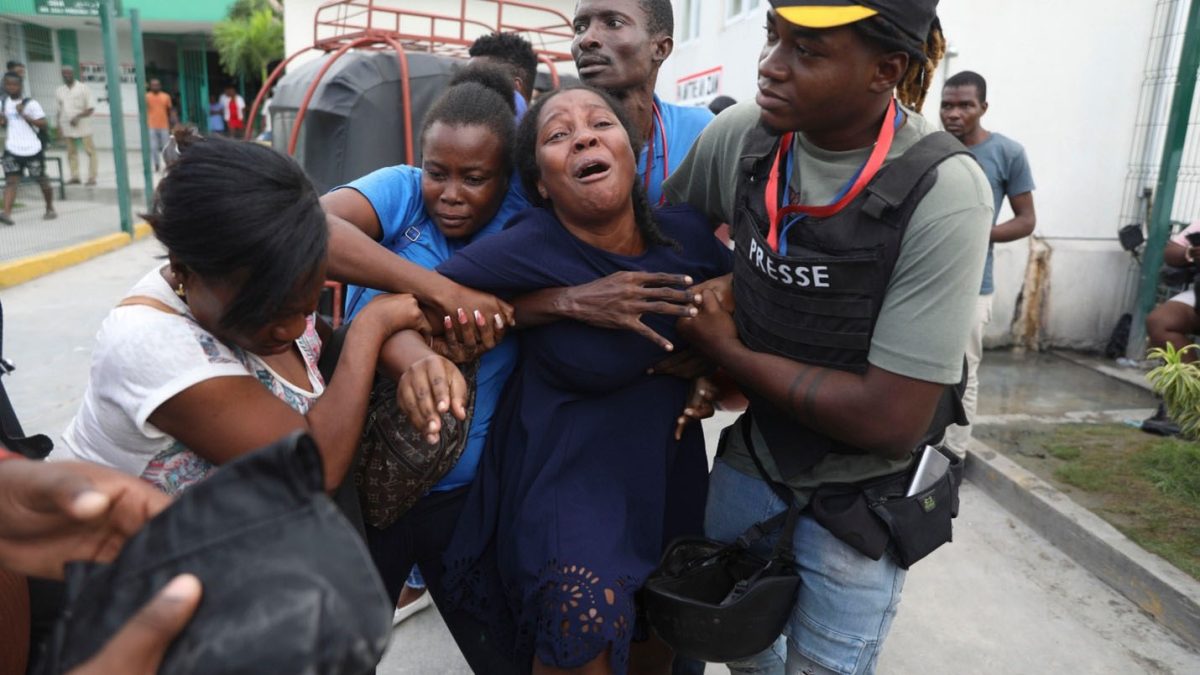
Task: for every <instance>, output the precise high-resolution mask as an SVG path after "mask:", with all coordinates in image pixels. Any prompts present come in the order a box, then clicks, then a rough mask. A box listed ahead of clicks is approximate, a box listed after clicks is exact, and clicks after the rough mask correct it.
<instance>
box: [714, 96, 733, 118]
mask: <svg viewBox="0 0 1200 675" xmlns="http://www.w3.org/2000/svg"><path fill="white" fill-rule="evenodd" d="M735 103H737V101H736V100H734V98H733V97H732V96H724V95H722V96H718V97H716V98H714V99H713V100H712V101H709V103H708V111H709V112H711V113H712V114H713V115H720V114H721V111H722V110H724V109H726V108H728V107H729V106H731V105H733V104H735Z"/></svg>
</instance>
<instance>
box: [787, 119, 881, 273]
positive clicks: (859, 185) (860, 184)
mask: <svg viewBox="0 0 1200 675" xmlns="http://www.w3.org/2000/svg"><path fill="white" fill-rule="evenodd" d="M898 106H899V104H898V103H896V102H895V101H892V104H891V105H889V106H888V109H887V114H886V115H884V118H883V126H882V127H880V129H879V137H878V138H877V139H875V149H874V150H872V151H871V156H870V157H868V158H867V163H866V164H864V165H863V168H862V171H861V172H859V174H858V180H856V181H854V185H852V186H851V187H850V189H849V190H848V191H846V194H844V195H843V196H842V198H841V199H839V200H837V201H835V202H834V203H832V204H828V205H826V206H809V205H806V204H794V205H790V206H785V207H784V208H783V209H780V208H779V203H778V201H777V199H778V195H779V180H780V176H782V175H783V173H784V171H785V169H786V168H787V167H786V166H785V164H784V162H787V161H790V160H791V158H790V157H788V153H789V152H790V151H791V148H792V137H793V134H792V132H790V131H789V132H788V133H786V134H784V135H783V138H782V139H780V141H779V150H778V152H777V153H776V154H775V170H774V171H772V172H771V174H770V178H768V179H767V193H766V195H765V201H766V204H767V219H768V220H769V221H770V223H771V229H770V230H769V231H768V233H767V245H768V246H770V247H771V250H772V251H778V250H779V223H780V222H781V220H782V219H784V218H787V217H788V216H790V215H793V214H804V215H806V216H814V217H817V218H828V217H829V216H832V215H833V214H835V213H837V212H838V211H841V210H842V209H843V208H845V207H846V205H847V204H849V203H850V202H852V201H854V198H855V197H857V196H858V194H859V193H860V192H862V190H863V188H865V187H866V186H867V184H868V183H870V182H871V179H872V178H874V177H875V174H876V173H878V171H879V168H880V167H882V166H883V161H884V160H885V159H887V154H888V151H889V150H891V149H892V140H893V139H895V137H896V127H895V123H896V111H897V108H898Z"/></svg>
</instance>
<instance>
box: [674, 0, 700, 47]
mask: <svg viewBox="0 0 1200 675" xmlns="http://www.w3.org/2000/svg"><path fill="white" fill-rule="evenodd" d="M703 2H704V0H683V11H682V12H681V14H682V15H683V32H682V33H680V35H679V41H680V42H681V43H682V42H687V41H689V40H694V39H696V38H698V37H700V12H701V11H703V10H702V9H701V7H700V6H701V5H702V4H703Z"/></svg>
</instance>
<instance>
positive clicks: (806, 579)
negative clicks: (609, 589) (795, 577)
mask: <svg viewBox="0 0 1200 675" xmlns="http://www.w3.org/2000/svg"><path fill="white" fill-rule="evenodd" d="M785 508H786V506H785V505H784V503H783V502H782V501H781V500H780V499H779V498H778V497H777V496H775V493H774V492H772V491H771V488H770V486H768V485H767V484H766V483H765V482H764V481H762V480H760V479H758V478H754V477H752V476H747V475H746V474H744V473H742V472H740V471H738V470H736V469H733V468H730V467H729V466H728V465H726V464H725V462H724V461H722V460H721V459H719V458H718V459H717V462H716V464H715V466H713V470H712V475H711V476H710V478H709V488H708V506H707V508H706V509H705V517H704V530H705V534H707V535H708V536H709V537H712V538H714V539H719V540H722V541H733V540H734V539H736V538H737V536H738V535H740V534H741V533H742V532H744V531H745V530H746V529H747V528H749V527H750V526H751V525H753V524H754V523H757V522H760V521H763V520H766V519H767V518H770V517H771V516H773V515H775V514H777V513H779V512H780V511H783V510H784V509H785ZM774 544H775V536H774V535H772V536H770V537H768V538H766V539H764V540H763V541H760V542H758V544H756V545H755V547H754V550H755V551H756V552H757V553H759V554H761V555H764V556H765V555H769V553H770V551H771V547H772V546H774ZM793 549H794V553H795V556H796V562H797V563H798V565H799V568H800V577H801V580H800V591H799V593H798V594H797V596H796V605H795V607H793V609H792V616H791V618H790V619H789V620H788V623H787V627H786V628H784V634H783V636H781V637H780V639H779V641H778V642H776V644H775V646H774V647H773V648H771V649H767V650H765V651H763V652H761V653H759V654H757V655H755V656H753V657H751V658H749V659H746V660H745V661H738V662H734V663H730V664H728V665H729V670H730V671H732V672H733V673H739V674H745V675H749V674H750V673H754V674H756V675H757V674H770V675H782V674H783V673H787V675H796V674H803V675H830V674H836V675H869V674H870V673H873V672H874V671H875V663H876V661H877V660H878V658H879V651H880V649H881V647H882V646H883V640H884V638H886V637H887V633H888V629H889V628H890V627H891V624H892V619H893V618H894V617H895V616H896V607H897V605H899V603H900V590H901V588H902V587H903V586H904V576H905V572H904V570H903V569H901V568H900V567H898V566H897V565H896V564H895V563H894V562H893V561H892V560H891V558H889V557H888V556H886V555H885V556H883V558H881V559H880V560H871V559H870V558H868V557H866V556H864V555H863V554H861V553H859V552H858V551H856V550H854V549H853V548H851V547H850V546H848V545H846V544H845V543H843V542H842V541H841V540H839V539H837V538H836V537H834V536H833V535H832V534H830V533H829V531H828V530H826V529H825V528H824V527H821V525H819V524H818V523H817V521H815V520H813V519H812V517H811V516H809V515H808V514H804V515H802V516H801V517H800V520H799V522H797V524H796V534H795V543H794V545H793Z"/></svg>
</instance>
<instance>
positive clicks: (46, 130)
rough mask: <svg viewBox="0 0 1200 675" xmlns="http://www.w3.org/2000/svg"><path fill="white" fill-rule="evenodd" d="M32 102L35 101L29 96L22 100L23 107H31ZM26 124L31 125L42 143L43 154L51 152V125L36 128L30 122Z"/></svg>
mask: <svg viewBox="0 0 1200 675" xmlns="http://www.w3.org/2000/svg"><path fill="white" fill-rule="evenodd" d="M32 100H33V99H32V98H30V97H28V96H26V97H25V98H23V99H21V107H22V108H24V107H25V106H27V105H29V102H30V101H32ZM26 124H29V126H30V128H32V129H33V132H34V133H36V134H37V137H38V140H39V141H41V142H42V152H45V151H46V150H49V149H50V124H49V123H47V124H46V125H45V126H41V127H38V126H34V125H33V124H31V123H29V122H26Z"/></svg>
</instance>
